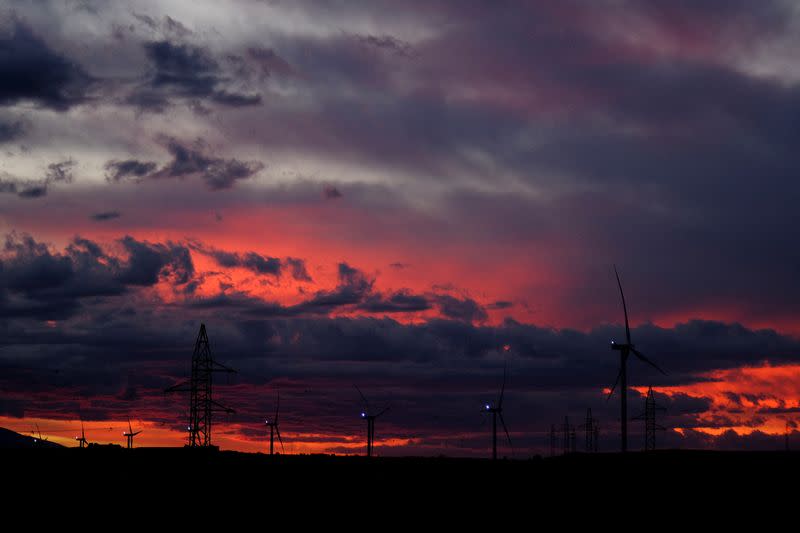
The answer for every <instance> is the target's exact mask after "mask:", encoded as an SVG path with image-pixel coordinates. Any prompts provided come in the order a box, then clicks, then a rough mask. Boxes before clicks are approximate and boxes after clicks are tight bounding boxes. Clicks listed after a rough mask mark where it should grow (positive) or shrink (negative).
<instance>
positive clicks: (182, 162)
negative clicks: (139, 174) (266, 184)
mask: <svg viewBox="0 0 800 533" xmlns="http://www.w3.org/2000/svg"><path fill="white" fill-rule="evenodd" d="M165 140H166V148H167V150H168V151H169V153H170V154H171V155H172V161H170V162H169V163H167V165H166V166H164V167H162V168H161V169H160V170H159V171H157V172H155V173H153V174H152V175H151V176H150V177H153V178H183V177H187V176H192V175H197V176H200V177H201V178H202V179H203V181H205V182H206V185H207V186H208V188H209V189H211V190H221V189H229V188H231V187H232V186H233V185H234V183H236V181H237V180H243V179H248V178H251V177H253V176H254V175H255V174H257V173H258V172H259V171H260V170H262V169H263V168H264V164H263V163H261V162H259V161H239V160H238V159H222V158H217V157H212V156H208V155H205V154H204V153H202V152H201V151H200V150H199V149H197V148H193V147H190V146H187V145H185V144H182V143H181V142H179V141H178V140H176V139H173V138H167V139H165Z"/></svg>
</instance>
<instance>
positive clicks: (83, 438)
mask: <svg viewBox="0 0 800 533" xmlns="http://www.w3.org/2000/svg"><path fill="white" fill-rule="evenodd" d="M75 440H76V441H78V446H79V447H81V448H83V447H85V446H88V445H89V441H88V440H86V433H84V431H83V420H81V436H80V437H75Z"/></svg>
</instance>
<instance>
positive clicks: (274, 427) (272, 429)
mask: <svg viewBox="0 0 800 533" xmlns="http://www.w3.org/2000/svg"><path fill="white" fill-rule="evenodd" d="M280 408H281V395H280V394H278V403H277V405H276V406H275V418H273V419H272V422H270V421H269V420H267V421H266V424H267V426H268V427H269V454H270V455H273V454H274V453H275V447H274V444H275V434H276V433H277V434H278V440H279V441H280V443H281V453H286V451H285V450H284V448H283V439H282V438H281V430H280V429H278V410H279V409H280Z"/></svg>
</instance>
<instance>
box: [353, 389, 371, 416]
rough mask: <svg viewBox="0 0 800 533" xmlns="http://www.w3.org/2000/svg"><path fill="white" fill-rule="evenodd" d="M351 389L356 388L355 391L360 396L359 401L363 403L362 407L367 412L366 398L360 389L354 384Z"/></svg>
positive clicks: (367, 403)
mask: <svg viewBox="0 0 800 533" xmlns="http://www.w3.org/2000/svg"><path fill="white" fill-rule="evenodd" d="M353 387H355V388H356V390H357V391H358V395H359V396H361V401H362V402H364V407H366V409H367V411H369V402H368V401H367V397H366V396H364V393H363V392H361V389H359V388H358V385H356V384H355V383H354V384H353Z"/></svg>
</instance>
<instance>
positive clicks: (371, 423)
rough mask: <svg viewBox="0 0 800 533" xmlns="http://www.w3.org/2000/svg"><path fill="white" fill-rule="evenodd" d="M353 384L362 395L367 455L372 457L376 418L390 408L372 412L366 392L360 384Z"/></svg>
mask: <svg viewBox="0 0 800 533" xmlns="http://www.w3.org/2000/svg"><path fill="white" fill-rule="evenodd" d="M353 386H354V387H355V388H356V390H357V391H358V394H359V396H361V401H362V403H363V409H362V411H361V418H363V419H364V420H366V421H367V457H372V450H373V447H374V445H375V419H376V418H378V417H379V416H381V415H382V414H383V413H385V412H386V411H388V410H389V408H388V407H385V408H384V409H383V410H382V411H381V412H379V413H378V414H372V411H371V410H370V408H369V402H368V401H367V398H366V397H365V396H364V394H363V393H362V392H361V389H359V388H358V385H353Z"/></svg>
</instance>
